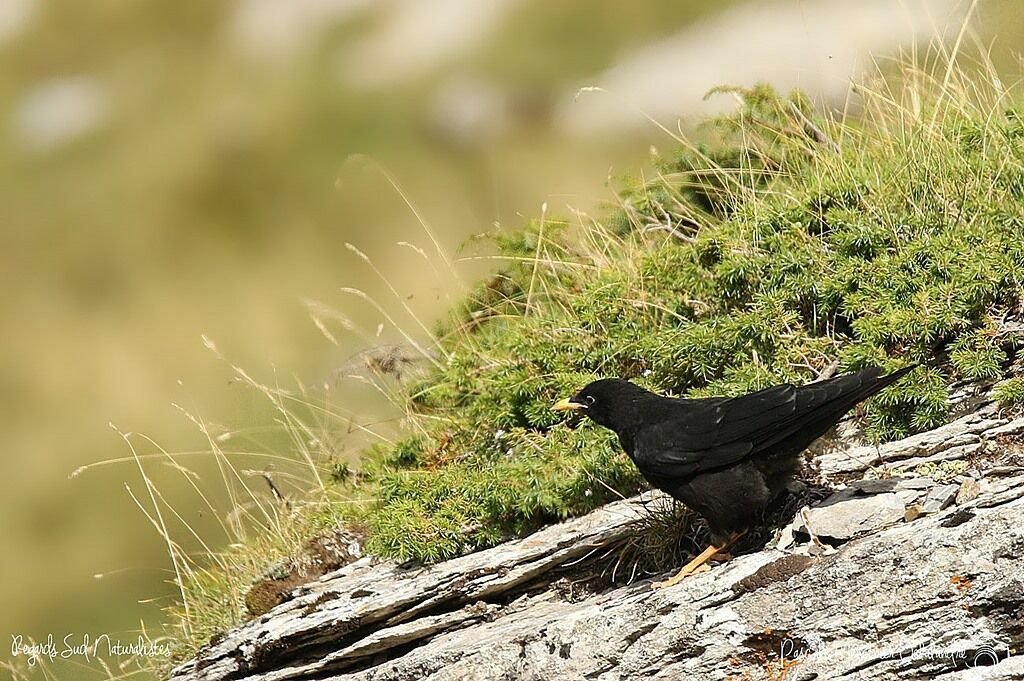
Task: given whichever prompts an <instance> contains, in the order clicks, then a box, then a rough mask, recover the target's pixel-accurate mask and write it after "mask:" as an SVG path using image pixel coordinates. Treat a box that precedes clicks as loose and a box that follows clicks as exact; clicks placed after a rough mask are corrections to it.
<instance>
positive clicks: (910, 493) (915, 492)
mask: <svg viewBox="0 0 1024 681" xmlns="http://www.w3.org/2000/svg"><path fill="white" fill-rule="evenodd" d="M921 493H922V491H921V490H919V489H901V490H897V491H896V492H895V494H896V498H897V499H899V500H900V501H902V502H903V505H904V506H910V505H911V504H913V503H914V502H915V501H917V499H918V497H920V496H921Z"/></svg>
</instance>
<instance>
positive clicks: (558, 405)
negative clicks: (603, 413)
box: [551, 397, 583, 411]
mask: <svg viewBox="0 0 1024 681" xmlns="http://www.w3.org/2000/svg"><path fill="white" fill-rule="evenodd" d="M551 408H552V409H554V410H555V411H576V410H577V409H582V408H583V405H582V404H580V403H579V402H570V401H569V398H568V397H566V398H565V399H562V400H558V401H557V402H555V404H554V406H552V407H551Z"/></svg>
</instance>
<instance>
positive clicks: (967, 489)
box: [956, 478, 981, 506]
mask: <svg viewBox="0 0 1024 681" xmlns="http://www.w3.org/2000/svg"><path fill="white" fill-rule="evenodd" d="M979 494H981V483H979V482H978V481H977V480H975V479H974V478H967V479H966V480H964V481H963V482H962V483H960V491H958V492H957V493H956V504H957V506H959V505H960V504H966V503H967V502H968V501H974V500H975V499H977V498H978V495H979Z"/></svg>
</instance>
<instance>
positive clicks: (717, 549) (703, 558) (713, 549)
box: [651, 530, 747, 589]
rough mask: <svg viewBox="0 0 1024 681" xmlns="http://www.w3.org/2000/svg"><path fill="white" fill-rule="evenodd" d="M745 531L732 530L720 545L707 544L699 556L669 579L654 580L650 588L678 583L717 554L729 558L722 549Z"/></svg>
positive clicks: (660, 587) (661, 587)
mask: <svg viewBox="0 0 1024 681" xmlns="http://www.w3.org/2000/svg"><path fill="white" fill-rule="evenodd" d="M746 533H747V531H746V530H743V531H742V532H733V533H732V534H731V535H729V540H728V541H726V542H725V543H723V544H722V545H721V546H709V547H707V548H706V549H704V550H703V551H702V552H701V553H700V555H699V556H697V557H696V558H694V559H693V560H691V561H690V562H689V563H687V564H686V565H684V566H683V569H682V570H680V571H679V572H677V573H676V574H675V575H674V576H673V577H670V578H669V579H666V580H665V581H663V582H654V583H653V584H652V585H651V588H652V589H664V588H666V587H669V586H673V585H675V584H678V583H679V582H681V581H682V580H684V579H686V578H687V577H689V576H690V575H692V574H693V573H694V572H697V570H699V569H700V568H701V566H703V565H704V564H705V563H707V562H708V561H709V560H711V559H712V558H715V557H716V556H718V555H719V554H722V555H723V557H725V556H728V558H726V560H728V559H729V558H732V556H730V555H729V554H727V553H724V551H725V550H726V549H727V548H729V547H730V546H732V545H733V544H735V543H736V542H737V540H739V539H740V537H742V536H743V535H745V534H746Z"/></svg>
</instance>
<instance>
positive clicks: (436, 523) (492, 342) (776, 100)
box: [181, 57, 1024, 652]
mask: <svg viewBox="0 0 1024 681" xmlns="http://www.w3.org/2000/svg"><path fill="white" fill-rule="evenodd" d="M949 59H952V58H951V57H950V58H948V59H947V60H946V61H941V60H940V61H939V62H938V63H937V64H932V65H931V66H927V67H924V68H916V67H913V66H904V67H902V72H901V73H900V74H899V76H898V77H896V78H890V79H881V78H878V79H875V80H871V81H869V82H865V83H863V84H861V85H859V86H858V87H857V89H856V97H857V99H858V101H857V102H856V104H857V106H858V108H859V110H860V112H861V113H860V115H859V116H858V117H857V118H856V119H844V120H833V119H830V118H821V117H819V116H817V115H815V113H814V111H813V110H812V108H811V107H810V106H809V104H808V103H807V101H806V100H805V98H803V97H802V96H801V95H799V94H798V93H795V94H792V95H789V96H783V95H780V94H778V93H776V92H775V91H773V90H772V89H771V88H769V87H767V86H759V87H757V88H754V89H751V90H734V92H735V93H736V94H737V95H739V97H740V98H741V100H742V102H743V105H742V107H741V108H740V109H739V111H738V112H737V113H736V114H735V115H732V116H727V117H723V118H719V119H715V120H713V121H709V122H708V123H707V124H706V125H705V126H704V129H703V132H702V137H703V139H704V140H705V141H704V142H702V143H701V144H695V143H691V142H689V141H688V140H685V139H682V138H679V139H678V140H677V141H678V143H679V147H678V149H677V150H676V151H674V152H673V153H671V154H669V155H666V156H664V157H662V158H660V159H659V160H658V165H657V168H658V173H657V175H656V177H655V178H653V179H647V180H643V181H641V180H634V181H631V182H629V183H627V185H626V187H625V188H624V189H623V191H622V192H621V194H620V195H619V196H618V202H617V204H616V205H615V206H614V207H613V208H612V210H611V215H610V216H609V218H608V219H605V220H595V219H593V218H591V217H590V216H587V215H584V214H579V215H577V216H576V217H575V218H574V219H573V220H561V219H555V218H553V217H551V216H549V215H548V214H547V212H546V211H544V212H543V214H542V217H541V219H539V220H536V221H532V222H530V223H529V224H527V225H525V226H524V227H523V228H522V229H520V230H517V231H514V232H497V233H495V234H492V235H491V237H490V240H489V243H490V244H491V250H490V251H489V252H486V253H485V254H484V255H482V256H481V255H471V256H467V259H473V260H479V259H480V258H488V259H491V260H492V261H493V262H494V263H495V264H496V266H497V270H496V271H495V272H494V273H493V274H492V275H491V276H490V277H488V278H487V279H485V280H484V281H482V282H480V283H478V284H477V285H476V286H475V287H474V288H473V289H472V290H471V291H470V293H469V294H468V295H466V296H465V298H464V299H463V300H462V301H461V303H459V304H457V305H456V306H454V307H453V309H452V311H451V314H450V316H449V317H448V319H446V320H445V322H444V323H443V324H441V325H440V326H439V327H438V328H436V329H434V330H433V333H431V334H428V335H429V336H431V337H432V338H433V339H436V340H435V342H434V344H433V345H432V346H431V347H430V348H429V349H425V354H428V355H429V357H430V359H431V361H430V363H429V366H427V368H426V369H425V370H422V371H419V372H416V373H413V374H408V375H405V376H403V379H402V380H401V381H398V382H391V383H388V384H387V387H386V391H389V393H390V394H392V395H394V396H395V399H396V400H398V402H399V403H400V404H401V405H402V406H403V408H404V409H405V413H406V418H405V421H404V423H405V426H406V428H405V429H404V434H403V435H402V436H401V437H400V439H399V440H398V441H397V442H385V443H381V444H377V445H375V446H373V447H371V448H369V449H368V450H367V451H366V452H364V454H363V457H362V459H361V461H360V463H359V466H358V470H357V471H354V470H352V469H350V468H347V467H343V469H341V468H336V469H335V475H334V476H333V477H334V478H335V480H336V481H339V482H335V483H331V482H329V481H328V478H329V477H330V474H329V473H328V474H325V475H323V476H319V478H318V479H320V480H321V482H319V483H318V489H320V490H321V492H323V491H324V490H331V493H332V494H333V493H338V494H340V495H342V496H344V495H346V494H348V495H351V494H353V492H354V491H355V492H356V493H358V494H359V495H360V496H363V497H369V498H371V501H368V502H366V503H362V504H349V505H341V504H336V505H328V506H327V507H326V509H325V515H323V516H322V518H324V519H325V520H324V522H335V521H339V520H340V521H344V522H359V523H361V524H362V526H363V527H364V528H365V530H366V532H367V537H368V538H367V543H366V549H367V550H368V551H369V552H372V553H376V554H378V555H381V556H386V557H390V558H396V559H400V560H406V559H415V560H420V561H435V560H441V559H444V558H449V557H452V556H456V555H459V554H461V553H465V552H467V551H473V550H476V549H480V548H483V547H487V546H492V545H494V544H496V543H498V542H500V541H502V540H503V539H506V538H508V537H512V536H515V535H520V534H523V533H525V532H528V531H530V530H532V529H534V528H536V527H537V526H539V525H541V524H544V523H548V522H552V521H555V520H558V519H561V518H565V517H568V516H572V515H577V514H581V513H585V512H587V511H589V510H591V509H593V508H594V507H596V506H598V505H600V504H603V503H605V502H606V501H608V500H611V499H614V498H618V497H620V496H625V495H629V494H633V493H635V492H637V491H638V490H640V489H641V488H642V487H643V481H642V480H641V478H640V476H639V475H638V473H637V472H636V470H635V468H634V467H633V466H632V464H631V462H629V460H628V459H627V458H626V457H625V455H624V454H622V452H621V450H620V449H619V447H618V444H617V443H616V441H615V439H614V436H613V435H612V434H611V433H609V432H608V431H606V430H604V429H601V428H599V427H596V426H594V425H593V424H590V423H589V422H583V423H576V422H573V421H571V420H569V421H567V420H564V419H563V418H562V417H561V416H559V415H558V414H556V413H555V412H553V411H552V410H551V409H550V406H551V404H552V403H553V402H554V401H555V400H556V399H558V398H560V397H563V396H565V395H567V394H570V393H572V392H574V391H576V390H577V389H579V388H580V387H581V386H582V385H584V384H585V383H587V382H589V381H591V380H593V379H595V378H598V377H603V376H620V377H624V378H628V379H631V380H634V381H637V382H638V383H640V384H642V385H644V386H647V387H649V388H651V389H654V390H657V391H661V392H665V393H670V394H676V395H690V396H705V395H735V394H740V393H743V392H746V391H750V390H754V389H757V388H761V387H764V386H767V385H769V384H771V383H776V382H780V381H795V382H806V381H809V380H813V379H814V378H816V377H817V376H818V375H819V374H820V373H821V372H822V371H824V370H825V369H826V368H827V367H829V366H830V365H831V364H833V363H834V362H838V364H839V368H840V370H841V371H848V370H855V369H858V368H862V367H865V366H868V365H881V366H883V367H885V368H887V369H895V368H898V367H900V366H903V365H905V364H907V363H908V362H923V363H925V365H926V367H925V368H923V369H921V370H918V371H916V372H914V373H912V374H910V375H909V376H907V377H906V378H905V379H903V380H902V381H900V383H898V384H897V385H895V386H893V387H891V388H890V389H888V390H887V391H885V392H884V393H883V394H881V395H879V396H878V397H877V398H875V399H874V400H872V401H871V403H870V405H869V407H868V408H867V411H866V424H867V431H868V433H869V435H870V436H871V437H873V438H874V439H876V440H885V439H891V438H895V437H900V436H904V435H907V434H909V433H912V432H915V431H919V430H922V429H926V428H931V427H934V426H937V425H939V424H941V423H943V422H944V420H945V419H946V398H947V385H948V384H949V382H950V381H952V380H956V379H960V378H969V379H999V378H1001V377H1003V375H1004V373H1005V369H1006V367H1007V366H1008V365H1009V363H1010V361H1011V359H1012V355H1013V353H1014V352H1015V349H1016V348H1015V346H1014V345H1013V343H1012V342H1010V341H1008V340H1007V337H1006V335H1005V334H1002V333H1001V332H1000V330H999V324H998V320H1000V319H1004V318H1006V317H1007V316H1009V315H1011V314H1017V313H1019V312H1020V310H1021V306H1022V300H1024V286H1022V282H1024V113H1022V111H1024V110H1021V109H1019V108H1017V104H1016V102H1017V101H1019V100H1018V99H1017V98H1016V95H1015V94H1014V93H1012V92H1008V91H1006V90H1004V89H1003V88H1002V86H1001V85H999V81H998V80H997V79H995V78H979V77H972V76H969V75H968V74H967V73H965V72H964V71H961V70H960V69H959V68H958V67H956V66H955V65H952V62H951V61H949ZM989 75H991V74H989ZM1014 380H1016V379H1014ZM1001 385H1003V386H1006V385H1011V386H1012V387H1010V388H1006V387H1003V388H1000V390H1001V391H1002V392H1004V393H1006V394H1008V395H1009V394H1011V393H1013V394H1015V393H1014V391H1019V385H1018V384H1017V383H1012V382H1008V383H1004V384H1001ZM382 390H385V388H382ZM290 423H291V424H292V425H293V427H295V428H297V429H298V430H299V431H301V430H302V428H301V422H300V421H298V420H297V419H292V420H291V422H290ZM303 451H305V450H303ZM310 465H315V462H313V461H312V459H311V460H310ZM353 481H357V482H353ZM321 508H323V507H322V506H321ZM293 515H294V514H293ZM299 515H300V518H301V514H299ZM658 517H659V518H661V521H652V523H651V525H652V527H664V526H665V524H666V523H665V522H664V519H665V518H670V519H671V520H672V522H675V521H676V520H677V518H676V516H675V515H674V511H673V512H665V513H662V514H661V515H659V516H658ZM315 524H316V523H314V525H315ZM288 526H289V527H293V526H299V527H305V528H307V529H308V527H309V526H308V525H303V523H302V522H301V521H300V520H292V521H289V524H288ZM290 531H291V530H288V531H284V532H279V535H280V534H285V535H286V534H287V533H288V532H290ZM304 531H305V530H304ZM300 534H301V532H300ZM671 543H672V545H673V547H674V548H672V547H669V548H664V547H662V548H661V549H657V551H656V552H657V553H659V555H661V554H662V553H664V554H665V555H671V552H673V551H676V550H678V546H679V544H678V542H671ZM287 544H288V542H283V541H280V540H278V541H277V542H276V544H275V546H276V548H275V549H274V550H275V551H280V550H284V548H286V545H287ZM650 546H651V545H649V544H645V543H643V542H642V541H640V542H639V543H637V544H636V546H635V547H634V548H637V549H638V550H641V551H644V552H646V551H648V550H653V549H650ZM239 551H240V553H238V554H237V555H233V557H232V558H231V559H230V560H227V561H223V562H227V563H238V564H243V565H245V567H244V568H243V569H241V571H240V572H238V573H228V574H225V573H224V572H215V573H209V574H208V575H207V574H206V573H203V574H202V578H201V579H189V580H187V582H186V585H185V586H184V587H183V589H184V591H185V593H186V595H185V598H186V602H190V604H191V609H190V612H189V620H195V619H197V618H198V619H201V620H202V621H204V622H205V623H206V624H205V625H203V626H198V627H197V626H191V627H190V628H189V629H188V630H187V640H186V641H185V642H184V643H183V645H182V648H181V651H182V652H189V651H190V650H191V649H192V648H194V647H195V646H196V645H198V644H200V643H202V642H204V638H205V637H206V636H208V634H209V633H210V631H211V630H213V629H216V628H217V627H226V626H228V625H229V624H231V623H232V622H233V621H237V619H238V618H239V617H241V616H242V614H241V610H240V603H241V599H240V598H239V593H240V592H244V588H243V587H244V580H245V579H246V578H247V577H246V576H248V578H251V576H252V574H253V572H254V569H253V568H254V566H255V564H256V563H258V562H259V560H254V559H253V558H252V556H257V557H258V558H262V559H264V562H263V565H264V566H266V565H268V564H270V563H271V562H272V561H271V560H266V558H267V556H265V555H262V554H261V551H262V553H266V551H264V550H262V549H259V548H248V547H247V548H243V549H240V550H239ZM239 556H241V557H242V558H239ZM622 564H623V565H633V566H634V567H635V566H637V565H639V564H638V563H636V561H635V557H631V556H629V555H624V557H623V559H622ZM655 564H657V563H655ZM636 569H647V568H646V567H645V565H640V567H637V568H636ZM631 570H632V568H631ZM240 584H241V586H240ZM225 585H230V588H225ZM197 593H198V594H199V597H198V598H197ZM211 612H212V613H213V615H212V616H211V614H210V613H211Z"/></svg>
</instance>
